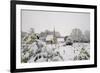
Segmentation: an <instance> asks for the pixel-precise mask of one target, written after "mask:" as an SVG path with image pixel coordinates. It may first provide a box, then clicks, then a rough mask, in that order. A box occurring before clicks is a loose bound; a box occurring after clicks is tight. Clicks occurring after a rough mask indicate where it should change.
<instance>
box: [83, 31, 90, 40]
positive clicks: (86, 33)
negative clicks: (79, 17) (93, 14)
mask: <svg viewBox="0 0 100 73" xmlns="http://www.w3.org/2000/svg"><path fill="white" fill-rule="evenodd" d="M84 35H85V39H86V41H87V42H90V31H88V30H86V31H85V32H84Z"/></svg>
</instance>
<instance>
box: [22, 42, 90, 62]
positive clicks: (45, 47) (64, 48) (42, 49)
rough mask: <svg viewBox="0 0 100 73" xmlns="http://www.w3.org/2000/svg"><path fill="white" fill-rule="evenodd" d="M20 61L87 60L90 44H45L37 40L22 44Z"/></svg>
mask: <svg viewBox="0 0 100 73" xmlns="http://www.w3.org/2000/svg"><path fill="white" fill-rule="evenodd" d="M21 54H22V56H21V61H22V63H27V62H29V63H34V62H52V61H68V60H73V61H74V60H89V59H90V44H89V43H73V45H64V43H57V44H46V43H45V42H43V41H40V40H38V41H37V42H34V43H32V44H27V45H25V44H22V52H21Z"/></svg>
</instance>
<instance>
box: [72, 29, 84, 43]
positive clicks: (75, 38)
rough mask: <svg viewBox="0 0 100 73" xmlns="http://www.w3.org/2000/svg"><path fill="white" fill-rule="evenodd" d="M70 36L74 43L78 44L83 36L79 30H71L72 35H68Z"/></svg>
mask: <svg viewBox="0 0 100 73" xmlns="http://www.w3.org/2000/svg"><path fill="white" fill-rule="evenodd" d="M70 36H71V38H72V40H73V41H74V42H80V41H81V40H82V37H83V34H82V31H81V30H80V29H78V28H75V29H73V30H72V33H71V34H70Z"/></svg>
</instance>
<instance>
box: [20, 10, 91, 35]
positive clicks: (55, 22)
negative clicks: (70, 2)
mask: <svg viewBox="0 0 100 73" xmlns="http://www.w3.org/2000/svg"><path fill="white" fill-rule="evenodd" d="M54 27H55V31H57V32H60V34H61V35H62V36H65V35H69V34H70V33H71V31H72V29H73V28H79V29H81V30H82V32H84V31H85V30H90V14H89V13H74V12H52V11H34V10H22V31H25V32H29V30H30V28H34V30H35V32H36V33H40V32H43V31H45V30H51V31H53V29H54Z"/></svg>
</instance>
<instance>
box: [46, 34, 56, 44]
mask: <svg viewBox="0 0 100 73" xmlns="http://www.w3.org/2000/svg"><path fill="white" fill-rule="evenodd" d="M53 38H54V37H53V35H47V37H46V42H47V43H48V44H52V43H53Z"/></svg>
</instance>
